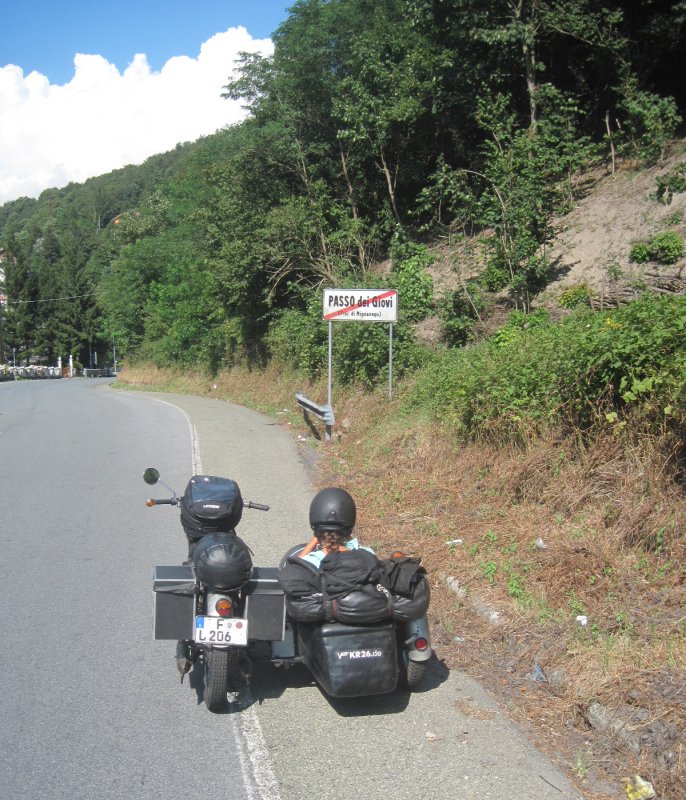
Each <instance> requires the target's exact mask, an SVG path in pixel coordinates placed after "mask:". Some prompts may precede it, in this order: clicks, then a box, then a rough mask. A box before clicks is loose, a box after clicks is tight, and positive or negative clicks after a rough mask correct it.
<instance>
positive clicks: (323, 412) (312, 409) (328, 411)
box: [295, 392, 336, 442]
mask: <svg viewBox="0 0 686 800" xmlns="http://www.w3.org/2000/svg"><path fill="white" fill-rule="evenodd" d="M295 400H296V402H297V403H298V405H299V406H300V407H301V408H302V409H303V412H304V414H305V420H306V421H307V415H308V413H310V414H314V415H315V416H316V417H318V418H319V419H320V420H321V421H322V422H323V423H324V424H325V425H326V441H327V442H330V441H331V427H332V426H333V425H334V423H335V422H336V420H335V419H334V415H333V408H332V407H331V406H330V405H329V404H326V405H321V406H320V405H319V404H318V403H315V402H314V401H313V400H309V399H308V398H307V397H305V395H304V394H303V393H302V392H296V394H295Z"/></svg>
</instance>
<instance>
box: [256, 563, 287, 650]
mask: <svg viewBox="0 0 686 800" xmlns="http://www.w3.org/2000/svg"><path fill="white" fill-rule="evenodd" d="M278 572H279V571H278V569H277V568H276V567H253V570H252V575H251V576H250V581H249V583H248V594H247V598H246V617H247V619H248V636H249V638H250V639H254V640H255V641H258V642H272V641H281V640H282V639H283V638H284V632H285V629H286V599H285V597H284V593H283V589H282V588H281V586H280V584H279V579H278V577H277V576H278Z"/></svg>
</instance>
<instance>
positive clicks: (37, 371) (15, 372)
mask: <svg viewBox="0 0 686 800" xmlns="http://www.w3.org/2000/svg"><path fill="white" fill-rule="evenodd" d="M61 377H62V371H61V370H60V369H59V368H58V367H43V366H38V365H36V364H32V365H30V366H28V367H7V368H6V370H4V371H3V372H2V373H0V380H10V381H11V380H20V379H22V378H28V379H36V378H61Z"/></svg>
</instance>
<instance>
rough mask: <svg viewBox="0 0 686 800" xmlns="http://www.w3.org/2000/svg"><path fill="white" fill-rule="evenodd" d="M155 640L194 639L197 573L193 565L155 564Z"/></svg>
mask: <svg viewBox="0 0 686 800" xmlns="http://www.w3.org/2000/svg"><path fill="white" fill-rule="evenodd" d="M152 588H153V595H152V596H153V635H154V637H155V639H192V638H193V627H194V625H195V572H194V570H193V565H192V564H184V565H175V566H158V567H155V571H154V574H153V584H152Z"/></svg>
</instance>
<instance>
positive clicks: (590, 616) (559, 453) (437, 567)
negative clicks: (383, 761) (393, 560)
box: [123, 368, 686, 800]
mask: <svg viewBox="0 0 686 800" xmlns="http://www.w3.org/2000/svg"><path fill="white" fill-rule="evenodd" d="M123 380H125V381H129V382H132V383H136V384H139V385H147V386H153V385H156V386H157V388H164V389H167V390H172V391H191V392H194V393H198V394H204V395H207V396H220V397H224V398H226V399H229V400H232V401H234V402H238V403H242V404H246V405H250V406H252V407H255V408H259V409H260V410H263V411H273V410H275V409H283V408H289V409H293V412H294V413H293V414H292V415H290V417H289V419H290V421H291V422H293V423H294V424H295V425H296V427H298V429H299V431H300V432H302V433H307V432H308V429H307V428H306V427H305V426H304V424H303V423H302V422H301V421H299V414H298V413H297V412H296V411H295V404H294V393H295V391H296V389H301V390H303V391H305V392H306V394H308V396H311V397H312V398H313V399H318V400H320V401H321V400H322V399H323V394H324V391H325V389H324V387H323V386H312V387H307V386H300V385H297V383H296V382H295V380H294V379H293V377H292V376H288V375H285V374H281V373H279V372H278V371H277V370H275V369H274V368H272V369H271V370H269V371H267V372H247V371H236V372H233V373H231V374H228V375H223V376H221V377H219V378H218V379H216V380H213V381H211V382H208V381H207V379H204V378H202V377H201V376H189V377H186V376H181V375H173V374H170V373H163V372H159V371H157V372H155V371H150V370H136V371H134V370H126V371H125V373H124V375H123ZM334 405H335V408H336V420H337V425H336V429H335V430H336V436H335V439H334V441H333V442H332V443H329V444H327V443H324V442H317V441H316V440H314V439H313V440H311V445H312V446H313V447H315V448H316V449H317V450H318V451H319V452H320V453H321V454H322V455H323V456H325V457H324V458H323V459H322V460H321V463H322V465H323V466H322V470H321V473H320V474H319V475H318V477H317V481H318V483H320V484H321V485H324V484H326V483H330V482H335V483H338V484H342V485H345V486H346V487H348V488H349V489H350V490H351V491H352V492H353V494H354V495H355V496H356V498H357V499H358V507H359V523H358V533H359V534H360V536H361V538H363V539H364V540H365V541H366V542H367V543H369V544H371V545H372V546H374V547H376V548H377V549H378V550H379V551H380V552H381V553H382V554H384V553H386V552H389V551H392V550H395V549H403V550H405V551H407V552H411V553H416V554H421V555H422V558H423V563H424V564H425V566H426V567H427V568H428V570H429V574H430V575H431V576H432V584H433V586H432V589H433V593H432V609H431V613H432V629H433V635H434V639H435V645H436V650H437V652H438V654H439V657H440V658H442V659H443V660H444V661H445V662H446V663H447V664H449V665H450V666H451V667H455V668H460V669H462V670H464V671H466V672H468V673H469V674H471V675H472V676H474V677H475V678H477V679H479V680H480V681H481V682H482V683H484V684H485V685H486V686H487V687H488V688H489V689H490V690H491V691H492V692H493V693H494V694H496V695H497V696H498V697H499V698H500V699H501V701H502V703H503V705H504V706H505V707H506V708H507V709H509V712H510V713H511V715H512V716H513V717H514V718H515V719H516V720H518V721H519V722H520V723H521V724H522V725H524V726H525V727H526V728H527V730H528V732H529V734H530V736H531V737H532V739H534V741H535V742H536V743H537V744H538V745H539V746H540V747H541V748H542V749H543V750H545V751H546V752H548V753H549V754H550V755H551V757H553V758H555V759H557V760H558V761H559V762H560V763H561V764H562V765H563V766H564V767H566V769H567V771H568V773H569V775H570V777H571V778H572V779H573V780H574V781H575V783H576V784H577V786H579V788H580V789H581V790H582V791H583V792H584V793H585V794H586V796H587V797H589V798H601V797H605V798H608V797H624V796H625V795H624V788H623V782H622V777H623V776H625V775H632V774H634V773H639V774H641V775H642V776H643V777H644V778H646V779H648V780H651V781H652V782H653V784H654V785H655V788H656V790H657V791H658V795H659V796H660V797H661V798H663V800H676V799H677V798H684V797H686V753H684V752H683V751H684V749H686V748H684V734H685V733H686V569H685V568H684V564H686V552H685V551H686V536H685V535H684V531H685V530H686V527H685V526H686V499H685V497H684V492H683V487H682V486H681V485H679V483H678V482H677V481H676V480H675V478H679V476H680V474H681V473H680V469H679V455H678V452H677V448H676V447H675V446H671V448H670V445H669V444H668V443H666V442H665V441H664V440H661V439H659V438H655V437H653V436H649V435H646V434H641V433H640V432H635V433H634V435H633V436H632V437H629V435H628V434H627V433H626V432H625V434H624V435H623V436H621V437H619V438H618V437H614V436H608V437H606V438H605V439H603V440H599V441H596V442H595V443H593V445H586V444H584V442H583V441H582V440H581V439H579V438H575V437H572V436H566V437H562V436H560V437H557V438H556V437H550V438H549V439H548V440H546V441H539V442H537V443H536V444H535V445H533V444H532V445H530V446H529V447H527V448H521V449H517V448H512V449H501V450H497V449H494V448H492V447H488V446H486V445H483V444H481V445H477V444H470V445H466V446H457V445H455V444H454V443H453V442H451V441H449V440H448V438H447V437H446V434H445V432H444V431H442V430H441V429H440V428H438V427H437V426H435V425H431V424H428V423H425V422H422V421H420V420H418V419H416V418H405V417H403V416H400V415H399V413H398V409H397V407H396V404H395V402H389V401H388V399H387V398H386V396H385V393H378V394H374V395H368V394H363V393H361V392H356V391H348V392H345V393H344V392H342V391H340V390H337V391H336V396H335V403H334ZM636 430H637V431H639V428H637V429H636ZM448 578H452V581H451V586H452V588H449V587H448V585H447V579H448ZM455 589H457V592H456V591H455ZM494 611H495V612H497V620H496V622H494V621H493V619H494V614H493V612H494ZM577 617H585V618H586V624H585V625H582V624H580V623H579V622H578V621H577ZM535 666H538V667H540V670H541V672H542V675H543V676H544V678H545V680H543V681H540V680H534V679H533V677H534V675H535V674H536V673H535V672H534V669H535ZM537 674H538V675H539V677H541V673H537ZM594 703H596V704H600V707H601V708H602V710H603V717H602V724H603V725H605V730H599V729H598V728H595V727H592V726H591V724H590V722H589V720H590V719H595V718H594V715H593V713H592V711H593V708H594V706H593V704H594ZM596 708H597V707H596ZM595 724H596V725H598V724H599V723H598V721H597V719H595Z"/></svg>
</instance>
